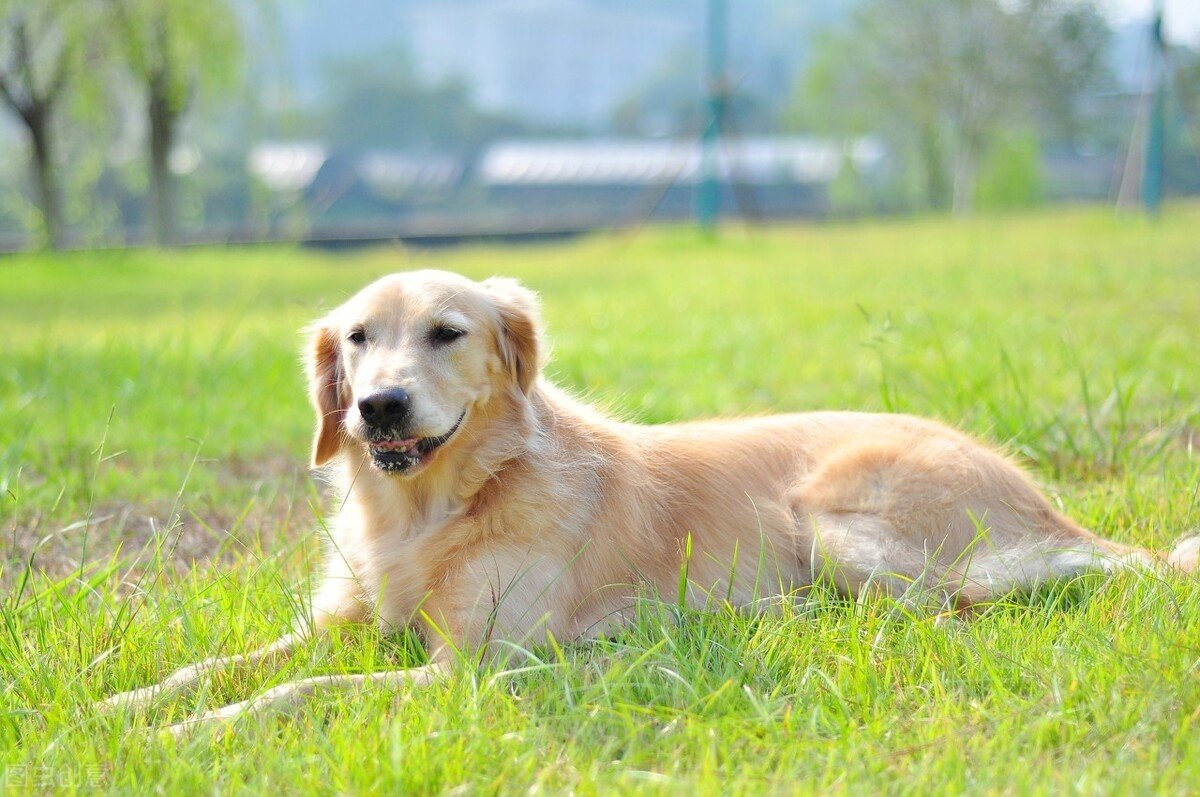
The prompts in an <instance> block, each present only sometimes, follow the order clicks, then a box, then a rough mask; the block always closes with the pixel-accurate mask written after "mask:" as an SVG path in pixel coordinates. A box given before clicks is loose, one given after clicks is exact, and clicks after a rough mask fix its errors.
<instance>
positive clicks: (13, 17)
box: [0, 0, 82, 248]
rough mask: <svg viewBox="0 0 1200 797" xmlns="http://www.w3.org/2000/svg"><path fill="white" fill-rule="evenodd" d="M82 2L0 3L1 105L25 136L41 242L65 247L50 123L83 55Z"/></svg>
mask: <svg viewBox="0 0 1200 797" xmlns="http://www.w3.org/2000/svg"><path fill="white" fill-rule="evenodd" d="M81 6H82V4H81V3H80V2H73V1H72V0H5V1H4V2H0V100H3V103H4V104H5V105H6V106H8V108H9V109H10V110H11V111H12V112H13V113H14V114H16V116H17V117H18V118H20V120H21V123H22V124H23V125H24V127H25V130H26V133H27V134H28V136H29V148H30V164H31V169H30V171H31V174H32V177H33V184H34V187H35V190H36V193H37V206H38V210H39V212H40V213H41V217H42V238H43V243H44V244H45V245H47V246H49V247H51V248H58V247H60V246H61V245H62V243H63V224H64V221H63V211H62V197H61V196H60V194H59V186H58V180H57V175H56V173H55V169H56V166H57V164H56V163H55V159H56V151H57V147H56V140H55V131H54V122H55V120H56V118H57V116H58V114H59V112H60V111H61V108H62V105H63V102H64V99H65V97H66V94H67V88H68V86H69V84H70V80H71V78H72V76H73V73H74V72H75V67H76V65H77V64H78V62H79V56H80V54H81V52H82V47H81V36H80V35H79V34H80V32H81V28H80V26H79V25H78V24H77V23H78V22H79V20H80V18H81V16H82V15H81Z"/></svg>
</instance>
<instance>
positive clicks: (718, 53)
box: [693, 0, 728, 234]
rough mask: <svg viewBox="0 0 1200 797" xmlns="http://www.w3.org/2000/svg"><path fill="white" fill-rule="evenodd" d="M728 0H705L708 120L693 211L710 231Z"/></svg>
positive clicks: (717, 202) (717, 198)
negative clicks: (706, 5)
mask: <svg viewBox="0 0 1200 797" xmlns="http://www.w3.org/2000/svg"><path fill="white" fill-rule="evenodd" d="M726 2H727V0H708V48H707V58H706V59H705V64H706V68H705V73H706V75H705V77H706V84H707V89H708V123H707V124H706V125H705V127H704V135H703V138H702V142H701V146H702V153H701V163H700V168H701V173H700V184H699V186H698V187H697V190H696V193H695V200H694V207H693V211H694V213H695V215H696V221H697V222H698V223H699V225H700V229H702V230H704V231H705V232H707V233H710V234H711V233H712V232H713V231H714V230H715V229H716V226H717V214H718V213H719V212H720V209H721V184H720V180H719V175H718V174H717V142H718V141H719V140H720V137H721V131H722V128H723V127H724V120H725V110H726V108H725V106H726V101H727V97H726V92H727V91H728V86H727V85H726V81H725V49H726V29H727V6H726Z"/></svg>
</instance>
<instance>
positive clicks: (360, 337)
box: [350, 329, 367, 343]
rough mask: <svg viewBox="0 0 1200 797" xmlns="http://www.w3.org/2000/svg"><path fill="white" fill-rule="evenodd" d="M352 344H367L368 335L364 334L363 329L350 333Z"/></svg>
mask: <svg viewBox="0 0 1200 797" xmlns="http://www.w3.org/2000/svg"><path fill="white" fill-rule="evenodd" d="M350 342H351V343H366V342H367V333H366V332H363V331H362V330H361V329H356V330H354V331H353V332H351V333H350Z"/></svg>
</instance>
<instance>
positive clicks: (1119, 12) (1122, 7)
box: [1104, 0, 1200, 45]
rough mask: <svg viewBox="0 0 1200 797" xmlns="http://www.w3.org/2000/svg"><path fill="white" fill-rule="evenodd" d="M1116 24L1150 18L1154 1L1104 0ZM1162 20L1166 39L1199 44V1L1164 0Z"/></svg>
mask: <svg viewBox="0 0 1200 797" xmlns="http://www.w3.org/2000/svg"><path fill="white" fill-rule="evenodd" d="M1104 4H1105V5H1106V6H1107V7H1108V11H1109V15H1110V16H1111V17H1112V20H1113V21H1114V22H1117V23H1121V22H1127V21H1129V20H1132V19H1144V18H1148V17H1149V16H1150V11H1151V9H1153V8H1154V0H1104ZM1164 5H1165V9H1166V10H1165V12H1164V19H1165V21H1166V28H1167V37H1168V39H1170V40H1171V41H1174V42H1179V43H1183V44H1192V45H1196V44H1200V0H1166V2H1165V4H1164Z"/></svg>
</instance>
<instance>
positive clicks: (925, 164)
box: [920, 124, 950, 210]
mask: <svg viewBox="0 0 1200 797" xmlns="http://www.w3.org/2000/svg"><path fill="white" fill-rule="evenodd" d="M920 149H921V166H922V170H923V172H924V173H923V175H922V177H923V178H924V180H925V201H926V202H927V203H928V204H929V207H931V208H933V209H934V210H944V209H945V208H946V207H947V206H948V205H949V199H950V186H949V181H948V180H947V179H946V165H945V164H944V163H943V162H942V149H941V146H940V142H939V141H938V133H937V128H936V127H935V126H934V125H933V124H926V125H923V126H922V127H921V141H920Z"/></svg>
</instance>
